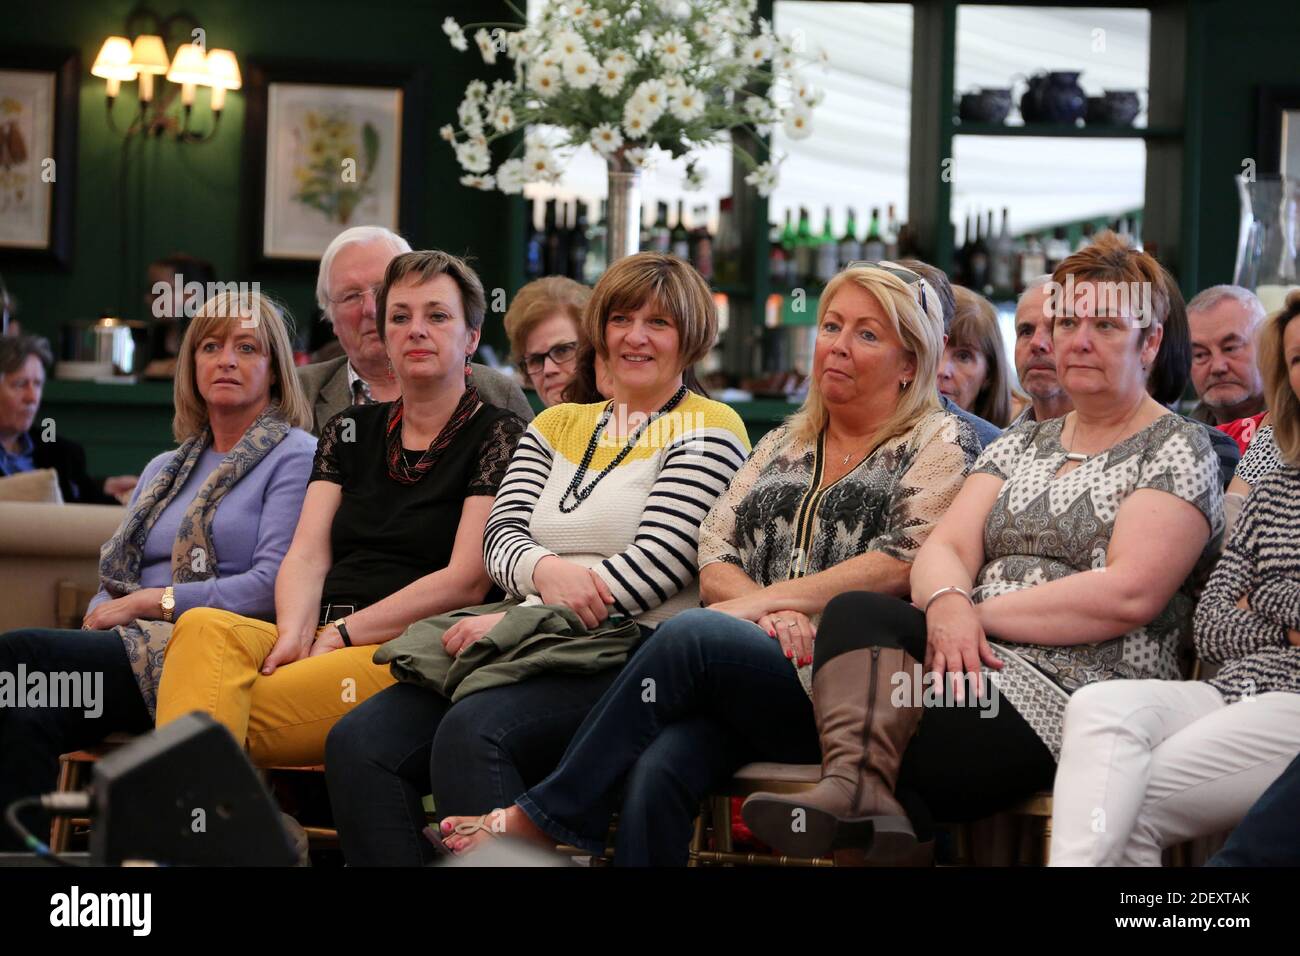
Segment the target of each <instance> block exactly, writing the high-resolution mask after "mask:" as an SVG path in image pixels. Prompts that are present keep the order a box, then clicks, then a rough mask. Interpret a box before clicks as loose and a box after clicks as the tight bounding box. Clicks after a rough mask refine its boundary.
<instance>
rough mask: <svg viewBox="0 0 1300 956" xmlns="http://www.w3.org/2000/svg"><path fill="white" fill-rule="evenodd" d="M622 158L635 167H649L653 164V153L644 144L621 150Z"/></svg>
mask: <svg viewBox="0 0 1300 956" xmlns="http://www.w3.org/2000/svg"><path fill="white" fill-rule="evenodd" d="M623 159H625V160H626V161H627V163H628V165H630V166H632V167H633V168H635V169H649V168H650V167H651V166H653V165H654V155H653V154H652V153H651V152H650V150H648V149H646V148H645V147H644V146H636V147H633V148H632V149H625V150H623Z"/></svg>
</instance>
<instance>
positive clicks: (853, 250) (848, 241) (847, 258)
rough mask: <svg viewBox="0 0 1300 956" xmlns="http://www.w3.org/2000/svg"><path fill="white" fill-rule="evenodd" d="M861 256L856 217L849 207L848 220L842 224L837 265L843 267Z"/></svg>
mask: <svg viewBox="0 0 1300 956" xmlns="http://www.w3.org/2000/svg"><path fill="white" fill-rule="evenodd" d="M861 258H862V243H860V242H858V217H857V214H856V213H854V211H853V207H852V206H850V207H849V221H848V222H847V223H845V224H844V236H843V237H842V238H841V239H840V247H839V260H840V261H839V267H840V268H841V269H843V268H844V267H845V266H847V265H848V264H849V263H850V262H853V261H854V260H856V259H861Z"/></svg>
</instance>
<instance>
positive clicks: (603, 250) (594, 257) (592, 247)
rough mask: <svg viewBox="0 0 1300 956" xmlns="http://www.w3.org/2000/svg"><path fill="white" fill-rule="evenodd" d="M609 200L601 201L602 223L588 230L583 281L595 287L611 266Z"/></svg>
mask: <svg viewBox="0 0 1300 956" xmlns="http://www.w3.org/2000/svg"><path fill="white" fill-rule="evenodd" d="M607 202H608V200H605V199H602V200H601V201H600V221H599V222H597V223H596V224H595V225H593V226H592V227H591V228H590V229H588V230H587V258H586V261H585V262H583V264H582V281H583V282H585V283H587V285H595V284H596V280H598V279H599V278H600V277H601V275H602V274H603V273H604V271H605V267H606V266H607V265H608V264H609V246H608V245H607V242H608V234H609V222H608V220H607V218H606V217H607V216H608V206H607Z"/></svg>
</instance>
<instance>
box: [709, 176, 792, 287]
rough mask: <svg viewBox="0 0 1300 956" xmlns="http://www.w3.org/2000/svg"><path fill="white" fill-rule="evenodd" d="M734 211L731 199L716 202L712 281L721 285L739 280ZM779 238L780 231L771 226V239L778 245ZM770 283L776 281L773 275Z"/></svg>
mask: <svg viewBox="0 0 1300 956" xmlns="http://www.w3.org/2000/svg"><path fill="white" fill-rule="evenodd" d="M734 209H735V200H734V199H732V197H730V196H723V197H722V199H720V200H719V201H718V234H717V235H716V236H715V237H714V239H713V281H714V282H717V283H720V284H723V285H730V284H732V283H734V282H736V281H737V280H738V279H739V278H740V276H739V275H738V274H737V271H738V265H739V263H738V259H739V257H740V249H739V244H738V240H737V236H736V220H735V214H734V212H733V210H734ZM780 237H781V230H780V229H779V228H778V227H777V226H773V227H772V236H771V238H772V239H774V240H775V241H776V242H777V243H778V244H780ZM782 268H784V265H783V266H782ZM772 281H773V282H776V281H778V280H777V277H776V276H775V275H773V276H772Z"/></svg>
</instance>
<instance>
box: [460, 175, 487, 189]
mask: <svg viewBox="0 0 1300 956" xmlns="http://www.w3.org/2000/svg"><path fill="white" fill-rule="evenodd" d="M460 184H461V185H462V186H469V187H470V188H472V189H482V190H489V189H492V188H494V187H495V186H496V179H494V178H493V177H492V176H491V175H488V176H462V177H460Z"/></svg>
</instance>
